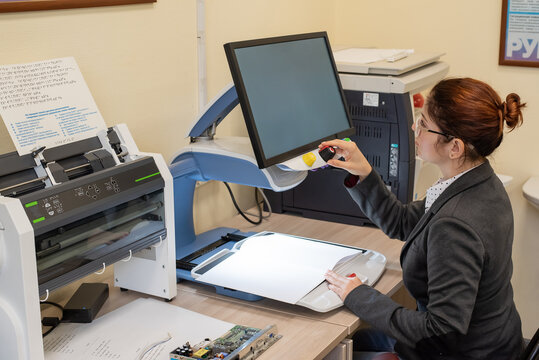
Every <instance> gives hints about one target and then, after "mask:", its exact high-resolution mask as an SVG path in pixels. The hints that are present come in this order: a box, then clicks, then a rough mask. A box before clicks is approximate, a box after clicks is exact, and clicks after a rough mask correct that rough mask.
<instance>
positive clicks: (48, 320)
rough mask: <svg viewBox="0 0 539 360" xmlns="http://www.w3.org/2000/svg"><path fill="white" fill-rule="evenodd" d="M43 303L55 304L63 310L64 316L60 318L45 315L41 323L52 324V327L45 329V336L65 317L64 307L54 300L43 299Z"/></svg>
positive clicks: (44, 324)
mask: <svg viewBox="0 0 539 360" xmlns="http://www.w3.org/2000/svg"><path fill="white" fill-rule="evenodd" d="M40 304H41V305H51V306H54V307H57V308H58V309H60V310H61V311H62V317H61V318H59V317H55V316H54V317H51V316H46V317H44V318H43V319H41V324H42V325H43V326H50V327H51V328H50V329H49V330H47V331H45V332H44V333H43V337H45V336H47V335H49V334H50V333H51V331H53V330H54V329H55V328H56V327H57V326H58V324H60V322H61V321H62V318H63V317H64V307H63V306H62V305H60V304H57V303H55V302H52V301H42V302H40Z"/></svg>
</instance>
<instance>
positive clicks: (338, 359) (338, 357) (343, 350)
mask: <svg viewBox="0 0 539 360" xmlns="http://www.w3.org/2000/svg"><path fill="white" fill-rule="evenodd" d="M353 348H354V346H353V341H352V339H344V340H343V341H341V343H340V344H339V345H337V346H335V348H334V349H333V350H332V351H331V352H330V353H329V354H328V355H327V356H326V357H325V358H324V360H352V359H353V356H354V349H353Z"/></svg>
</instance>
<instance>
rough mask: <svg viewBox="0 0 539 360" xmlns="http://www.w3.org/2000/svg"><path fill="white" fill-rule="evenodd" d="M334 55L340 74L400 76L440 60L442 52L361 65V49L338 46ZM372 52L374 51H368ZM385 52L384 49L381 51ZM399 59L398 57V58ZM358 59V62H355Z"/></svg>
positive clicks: (417, 54)
mask: <svg viewBox="0 0 539 360" xmlns="http://www.w3.org/2000/svg"><path fill="white" fill-rule="evenodd" d="M333 49H334V51H333V55H334V57H335V63H336V65H337V70H338V71H339V72H340V73H351V74H376V75H393V76H398V75H401V74H404V73H407V72H409V71H412V70H414V69H417V68H420V67H422V66H425V65H427V64H431V63H434V62H436V61H438V60H439V59H440V57H441V56H442V55H444V53H442V52H417V51H413V52H412V53H410V52H407V53H405V54H403V55H404V56H403V57H402V58H400V59H398V60H395V61H387V60H380V61H376V62H370V63H367V64H365V63H361V62H360V59H361V58H360V54H361V50H362V49H361V48H351V47H344V46H340V47H339V46H337V47H334V48H333ZM366 50H372V49H366ZM380 50H383V49H380ZM397 58H398V57H397ZM355 59H357V61H356V60H355Z"/></svg>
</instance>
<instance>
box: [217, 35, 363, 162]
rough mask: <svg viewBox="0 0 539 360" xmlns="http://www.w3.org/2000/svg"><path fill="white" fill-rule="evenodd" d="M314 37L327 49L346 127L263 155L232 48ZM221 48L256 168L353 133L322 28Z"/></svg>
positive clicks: (241, 42) (340, 85) (242, 42)
mask: <svg viewBox="0 0 539 360" xmlns="http://www.w3.org/2000/svg"><path fill="white" fill-rule="evenodd" d="M315 38H323V39H324V42H325V44H326V48H327V51H328V56H329V59H330V63H331V65H332V67H333V73H334V75H335V80H336V81H337V86H338V88H339V92H340V96H341V101H342V104H343V107H344V110H345V113H346V117H347V120H348V125H349V127H348V128H347V129H343V130H342V131H339V132H338V133H336V134H330V135H328V136H325V137H323V138H320V139H317V140H315V141H312V142H310V143H308V144H304V145H302V146H299V147H297V148H294V149H292V150H289V151H287V152H284V153H282V154H279V155H276V156H273V157H270V158H267V157H266V155H265V154H264V151H263V149H262V143H261V141H260V138H259V136H258V131H257V128H256V123H255V121H254V116H253V113H252V111H251V105H250V103H249V98H248V96H247V91H246V89H245V85H244V83H243V78H242V76H241V72H240V69H239V64H238V61H237V59H236V54H235V50H236V49H240V48H246V47H253V46H260V45H269V44H276V43H282V42H291V41H298V40H307V39H315ZM224 48H225V54H226V57H227V60H228V65H229V67H230V72H231V74H232V80H233V81H234V85H235V87H236V92H237V94H238V100H239V103H240V106H241V110H242V113H243V117H244V120H245V125H246V126H247V131H248V133H249V137H250V139H251V144H252V146H253V151H254V154H255V158H256V161H257V163H258V167H259V168H260V169H264V168H267V167H270V166H272V165H275V164H279V163H282V162H284V161H286V160H289V159H292V158H294V157H296V156H299V155H302V154H304V153H306V152H308V151H311V150H313V149H314V148H316V147H317V146H318V144H320V143H321V142H322V141H325V140H330V139H339V138H344V137H346V136H350V135H352V134H354V133H355V130H354V127H353V124H352V120H351V117H350V112H349V109H348V106H347V104H346V98H345V96H344V91H343V88H342V84H341V80H340V77H339V72H338V71H337V66H336V65H335V59H334V58H333V53H332V51H331V46H330V44H329V39H328V35H327V33H326V32H325V31H322V32H313V33H305V34H296V35H287V36H278V37H270V38H263V39H255V40H246V41H237V42H231V43H227V44H225V45H224Z"/></svg>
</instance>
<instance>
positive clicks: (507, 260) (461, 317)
mask: <svg viewBox="0 0 539 360" xmlns="http://www.w3.org/2000/svg"><path fill="white" fill-rule="evenodd" d="M345 184H348V186H350V177H349V178H347V180H346V181H345ZM348 191H349V192H350V194H351V196H352V198H353V199H354V200H355V201H356V202H357V203H358V205H359V207H360V208H361V210H362V211H363V212H364V213H365V214H366V215H367V216H368V217H369V218H370V219H371V220H372V221H373V222H374V223H375V224H376V225H377V226H379V227H380V229H382V231H384V232H385V233H386V234H387V235H388V236H389V237H391V238H397V239H400V240H402V241H404V242H405V243H404V246H403V248H402V252H401V256H400V261H401V266H402V270H403V279H404V285H405V286H406V288H407V289H408V291H409V292H410V294H411V295H412V296H413V297H414V298H415V299H416V300H417V302H418V308H419V309H421V310H423V311H413V310H408V309H406V308H404V307H402V306H401V305H399V304H397V303H395V302H394V301H392V300H391V299H390V298H389V297H387V296H385V295H382V294H381V293H379V292H378V291H377V290H375V289H373V288H371V287H369V286H366V285H361V286H359V287H357V288H356V289H354V290H353V291H352V292H351V293H350V294H349V295H348V296H347V297H346V299H345V302H344V303H345V305H346V306H347V307H348V308H349V309H350V310H352V311H353V312H354V313H355V314H356V315H358V316H359V317H360V318H361V319H362V320H365V321H367V322H368V323H370V324H371V325H373V326H374V327H375V328H378V329H380V330H382V331H384V332H385V333H386V334H387V335H389V336H391V337H393V338H395V339H396V340H397V344H396V346H395V350H396V351H397V352H398V353H399V355H400V356H401V357H403V358H405V359H406V360H411V359H459V360H462V359H485V358H488V359H516V358H518V355H519V354H520V352H521V351H522V331H521V322H520V317H519V315H518V313H517V310H516V308H515V304H514V302H513V289H512V287H511V274H512V270H513V264H512V261H511V251H512V244H513V213H512V209H511V204H510V202H509V198H508V196H507V193H506V192H505V189H504V187H503V185H502V183H501V181H500V180H499V179H498V177H497V176H496V175H495V174H494V171H493V170H492V168H491V166H490V164H489V163H488V162H485V163H484V164H482V165H480V166H478V167H476V168H475V169H472V170H470V171H469V172H467V173H465V174H464V175H462V176H461V177H460V178H458V179H457V180H455V182H453V183H452V184H451V185H450V186H449V187H448V188H447V189H446V190H445V191H444V192H443V193H442V194H441V195H440V196H439V198H438V199H437V200H436V201H435V202H434V203H433V204H432V206H431V208H430V209H429V210H428V211H427V212H426V213H425V201H424V200H423V201H415V202H412V203H409V204H402V203H401V202H399V201H398V200H397V199H396V197H395V196H394V195H393V194H392V193H391V192H390V191H389V190H388V189H387V188H386V186H385V185H384V183H383V182H382V180H381V179H380V176H379V175H378V174H377V173H376V172H374V171H373V172H372V173H371V174H370V175H369V176H367V178H365V179H364V180H363V181H362V182H361V183H357V184H356V185H355V186H352V187H350V188H348Z"/></svg>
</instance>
